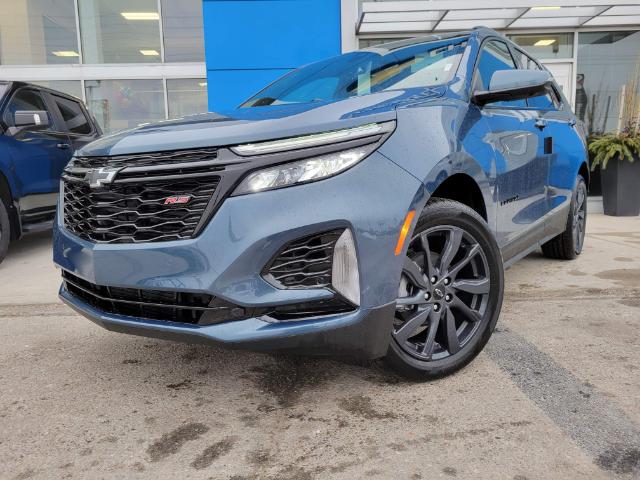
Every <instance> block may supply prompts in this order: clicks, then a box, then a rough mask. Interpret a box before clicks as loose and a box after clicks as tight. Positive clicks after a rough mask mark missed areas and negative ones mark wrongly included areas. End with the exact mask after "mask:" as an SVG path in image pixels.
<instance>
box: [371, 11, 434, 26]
mask: <svg viewBox="0 0 640 480" xmlns="http://www.w3.org/2000/svg"><path fill="white" fill-rule="evenodd" d="M443 13H444V12H440V11H438V10H429V11H428V12H384V13H382V12H374V13H365V14H364V22H366V23H385V22H424V21H433V20H440V17H441V16H442V14H443Z"/></svg>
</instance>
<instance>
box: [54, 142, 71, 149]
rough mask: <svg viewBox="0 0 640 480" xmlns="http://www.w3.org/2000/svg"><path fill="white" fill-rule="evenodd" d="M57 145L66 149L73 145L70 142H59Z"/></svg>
mask: <svg viewBox="0 0 640 480" xmlns="http://www.w3.org/2000/svg"><path fill="white" fill-rule="evenodd" d="M56 147H58V148H59V149H61V150H66V149H67V148H70V147H71V145H69V144H68V143H59V144H57V145H56Z"/></svg>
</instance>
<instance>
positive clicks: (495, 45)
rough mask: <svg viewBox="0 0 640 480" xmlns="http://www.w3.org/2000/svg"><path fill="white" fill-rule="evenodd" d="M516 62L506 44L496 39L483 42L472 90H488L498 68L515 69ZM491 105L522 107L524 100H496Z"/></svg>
mask: <svg viewBox="0 0 640 480" xmlns="http://www.w3.org/2000/svg"><path fill="white" fill-rule="evenodd" d="M516 68H517V67H516V64H515V62H514V61H513V58H512V57H511V54H510V53H509V49H508V48H507V44H506V43H504V42H499V41H496V40H490V41H489V42H487V43H485V44H484V46H483V47H482V51H481V52H480V60H479V61H478V64H477V66H476V76H475V79H474V90H488V89H489V83H490V82H491V77H492V76H493V74H494V73H495V72H497V71H498V70H516ZM492 105H497V106H508V107H524V106H526V103H525V101H524V100H515V101H509V102H496V103H493V104H492Z"/></svg>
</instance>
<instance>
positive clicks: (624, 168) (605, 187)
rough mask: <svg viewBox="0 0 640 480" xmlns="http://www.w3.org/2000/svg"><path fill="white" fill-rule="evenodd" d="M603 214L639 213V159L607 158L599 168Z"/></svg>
mask: <svg viewBox="0 0 640 480" xmlns="http://www.w3.org/2000/svg"><path fill="white" fill-rule="evenodd" d="M601 177H602V203H603V205H604V214H605V215H613V216H616V217H632V216H637V215H639V214H640V159H638V158H636V159H635V161H634V162H633V163H632V162H629V161H624V162H621V161H619V160H617V159H611V160H609V163H607V168H605V169H604V170H601Z"/></svg>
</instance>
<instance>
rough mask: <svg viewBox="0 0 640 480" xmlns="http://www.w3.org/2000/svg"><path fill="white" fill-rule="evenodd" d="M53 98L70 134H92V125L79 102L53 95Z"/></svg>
mask: <svg viewBox="0 0 640 480" xmlns="http://www.w3.org/2000/svg"><path fill="white" fill-rule="evenodd" d="M51 97H52V98H53V99H54V101H55V102H56V105H57V106H58V110H60V113H61V114H62V119H63V120H64V124H65V126H66V127H67V130H69V132H71V133H78V134H88V133H91V124H90V123H89V120H88V119H87V116H86V115H85V113H84V110H82V107H81V106H80V104H79V103H78V102H74V101H73V100H69V99H68V98H63V97H59V96H57V95H51Z"/></svg>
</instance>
